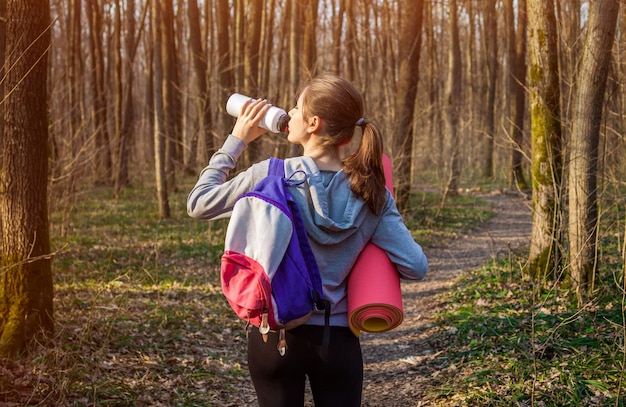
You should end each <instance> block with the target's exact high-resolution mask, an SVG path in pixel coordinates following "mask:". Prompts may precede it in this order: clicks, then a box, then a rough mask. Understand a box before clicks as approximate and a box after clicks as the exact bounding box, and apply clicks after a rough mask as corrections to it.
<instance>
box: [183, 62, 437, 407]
mask: <svg viewBox="0 0 626 407" xmlns="http://www.w3.org/2000/svg"><path fill="white" fill-rule="evenodd" d="M269 106H270V105H269V104H267V102H266V101H263V100H256V101H248V102H247V103H246V104H244V106H243V108H242V112H241V114H240V116H239V118H238V119H237V122H236V124H235V126H234V128H233V131H232V133H231V135H230V136H229V137H228V138H227V140H226V141H225V143H224V145H223V147H222V148H221V149H220V150H219V151H217V152H216V153H215V155H213V157H212V158H211V160H210V162H209V165H208V166H207V167H206V168H205V169H204V170H203V171H202V173H201V174H200V178H199V180H198V182H197V184H196V186H195V187H194V188H193V190H192V191H191V193H190V194H189V197H188V201H187V210H188V213H189V215H190V216H192V217H194V218H198V219H211V218H213V217H215V216H217V215H220V214H223V213H225V212H228V211H230V210H231V209H232V207H233V205H234V203H235V201H236V199H237V197H238V196H240V195H241V194H243V193H244V192H247V191H250V190H251V189H252V188H253V187H254V186H255V185H256V183H257V182H259V181H260V180H261V179H263V178H264V177H265V176H266V175H267V171H268V162H269V160H266V161H262V162H260V163H257V164H255V165H253V166H252V167H250V168H249V169H248V170H247V171H244V172H242V173H240V174H239V175H237V176H236V177H234V178H232V179H231V180H229V181H227V180H226V179H227V177H228V174H229V172H230V171H231V170H232V169H233V168H234V167H235V163H236V161H237V159H238V157H239V156H240V155H241V153H242V152H243V151H244V149H245V148H246V146H247V145H248V144H249V143H250V142H252V141H253V140H255V139H257V138H258V137H260V136H261V135H263V133H265V130H263V129H261V128H259V127H258V124H259V122H260V121H261V119H262V118H263V116H264V114H265V112H266V111H267V110H268V109H269ZM363 110H364V108H363V99H362V97H361V95H360V94H359V92H358V91H357V90H356V89H355V88H354V86H353V85H352V84H350V83H349V82H348V81H346V80H345V79H343V78H341V77H338V76H336V75H331V74H325V75H322V76H319V77H316V78H314V79H312V80H310V81H308V82H306V83H305V84H304V85H303V86H301V88H300V90H299V92H298V99H297V105H296V106H295V107H294V108H293V109H291V111H289V116H290V121H289V135H288V140H289V141H290V142H291V143H295V144H299V145H301V146H302V147H303V154H302V156H299V157H293V158H288V159H286V160H285V173H286V174H291V173H293V172H294V171H297V170H302V171H304V172H305V173H306V174H307V180H306V182H305V183H304V184H302V185H298V186H293V187H290V190H291V192H292V194H293V195H294V198H295V200H296V202H297V204H298V206H299V208H300V211H301V213H302V217H303V220H304V223H305V225H306V229H307V233H308V235H309V240H310V242H311V247H312V249H313V252H314V254H315V258H316V260H317V263H318V266H319V269H320V273H321V275H322V280H323V285H324V297H325V298H326V299H328V300H330V302H331V304H332V307H331V319H330V325H331V327H330V329H331V337H330V344H329V347H328V349H325V350H324V351H323V350H322V346H321V344H322V333H323V330H324V313H323V311H322V312H320V313H317V314H314V315H313V316H312V317H311V319H309V320H308V322H307V323H306V325H301V326H299V327H297V328H294V329H292V330H289V331H287V343H288V344H289V350H288V352H287V353H286V354H285V356H280V355H279V353H278V352H276V343H277V341H278V338H277V334H275V333H271V335H270V339H269V340H268V343H264V342H263V340H262V338H261V334H260V333H259V332H258V329H256V328H253V329H252V330H251V332H250V335H249V338H248V367H249V370H250V375H251V377H252V381H253V383H254V386H255V390H256V393H257V397H258V401H259V405H260V406H261V407H265V406H289V407H293V406H302V405H303V404H304V391H305V380H306V377H308V378H309V383H310V386H311V391H312V393H313V398H314V401H315V405H316V406H318V407H319V406H329V407H331V406H332V407H335V406H342V407H346V406H360V404H361V392H362V384H363V359H362V355H361V347H360V344H359V339H358V338H357V337H356V336H355V335H354V334H353V333H352V331H351V330H350V328H349V327H348V315H347V308H348V305H347V295H346V284H347V277H348V274H349V273H350V270H351V268H352V266H353V265H354V263H355V261H356V258H357V256H358V254H359V253H360V252H361V250H362V249H363V248H364V247H365V245H366V243H367V242H369V241H371V242H372V243H374V244H375V245H377V246H379V247H380V248H382V249H383V250H385V251H386V252H387V254H388V255H389V258H390V259H391V261H392V262H393V263H394V264H395V266H396V268H397V270H398V272H399V273H400V274H401V276H402V277H403V278H405V279H421V278H422V277H423V276H424V274H425V273H426V271H427V269H428V264H427V261H426V257H425V256H424V253H423V251H422V249H421V247H420V246H419V245H418V244H417V243H415V241H414V240H413V238H412V236H411V234H410V233H409V231H408V230H407V228H406V226H405V225H404V223H403V221H402V218H401V216H400V214H399V213H398V210H397V209H396V206H395V203H394V200H393V198H392V196H391V193H390V192H389V191H388V190H387V189H386V188H385V179H384V172H383V166H382V159H381V156H382V153H383V140H382V136H381V134H380V132H379V131H378V128H377V127H376V126H375V125H374V124H373V123H371V122H369V121H367V120H366V119H365V118H364V117H363ZM357 127H360V128H361V129H362V138H361V141H360V145H359V147H358V149H357V151H356V152H355V153H354V154H351V155H349V156H348V157H347V158H345V159H342V155H341V152H342V150H343V148H344V147H345V146H346V145H347V144H348V143H349V142H350V141H351V140H352V138H353V136H354V134H355V129H356V128H357Z"/></svg>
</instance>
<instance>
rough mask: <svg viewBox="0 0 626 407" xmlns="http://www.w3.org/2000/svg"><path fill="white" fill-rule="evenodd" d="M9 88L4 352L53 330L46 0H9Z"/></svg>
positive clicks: (1, 263)
mask: <svg viewBox="0 0 626 407" xmlns="http://www.w3.org/2000/svg"><path fill="white" fill-rule="evenodd" d="M7 17H8V18H7V31H6V33H7V36H6V51H7V53H6V56H7V57H6V66H10V67H11V69H10V70H9V71H8V72H7V74H6V78H5V88H6V89H7V96H6V99H5V101H4V105H5V107H6V110H5V112H4V123H5V129H4V137H3V139H2V141H3V151H4V160H3V165H2V169H1V171H0V190H1V191H2V193H1V194H0V219H1V222H0V223H1V224H2V246H1V250H0V254H1V260H0V271H1V272H0V357H9V356H15V355H17V354H19V353H21V352H22V351H24V350H25V348H26V346H27V344H28V342H29V341H30V340H31V339H33V338H35V337H37V336H39V335H40V334H44V335H45V334H51V333H52V332H53V328H54V320H53V303H52V299H53V286H52V266H51V254H50V238H49V220H48V152H49V145H48V115H47V113H48V109H47V106H48V95H47V74H48V67H47V62H48V47H49V45H50V9H49V3H48V2H47V1H41V0H8V1H7Z"/></svg>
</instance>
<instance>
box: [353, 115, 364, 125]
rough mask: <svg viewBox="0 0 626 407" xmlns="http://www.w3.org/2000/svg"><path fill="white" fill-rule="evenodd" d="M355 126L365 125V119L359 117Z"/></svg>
mask: <svg viewBox="0 0 626 407" xmlns="http://www.w3.org/2000/svg"><path fill="white" fill-rule="evenodd" d="M354 124H355V125H356V126H363V125H364V124H365V118H363V117H361V118H360V119H359V120H357V121H356V123H354Z"/></svg>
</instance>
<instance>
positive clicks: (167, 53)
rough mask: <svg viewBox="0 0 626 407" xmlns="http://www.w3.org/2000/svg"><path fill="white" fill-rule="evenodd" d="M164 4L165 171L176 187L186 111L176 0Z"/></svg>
mask: <svg viewBox="0 0 626 407" xmlns="http://www.w3.org/2000/svg"><path fill="white" fill-rule="evenodd" d="M157 3H159V4H160V5H161V18H160V27H161V46H162V49H161V64H162V74H163V85H162V86H163V120H164V129H163V130H164V132H165V133H164V135H165V175H166V177H167V186H168V188H170V189H175V186H176V168H177V166H178V165H179V164H180V162H181V157H182V149H181V140H182V137H181V133H182V125H181V122H182V115H181V109H180V92H179V90H180V89H181V87H180V81H179V75H178V59H177V53H176V41H175V38H176V37H175V35H176V32H175V30H174V5H173V2H172V0H160V1H157Z"/></svg>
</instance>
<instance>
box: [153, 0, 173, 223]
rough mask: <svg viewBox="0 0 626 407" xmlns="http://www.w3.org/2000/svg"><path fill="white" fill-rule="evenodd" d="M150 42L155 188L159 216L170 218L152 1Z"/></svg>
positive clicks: (157, 24) (159, 49) (157, 17)
mask: <svg viewBox="0 0 626 407" xmlns="http://www.w3.org/2000/svg"><path fill="white" fill-rule="evenodd" d="M152 43H153V44H154V51H153V57H154V95H153V98H154V169H155V179H156V190H157V198H158V205H159V218H161V219H169V218H170V206H169V198H168V190H167V173H166V169H165V165H166V164H165V160H166V152H165V135H166V124H165V117H164V115H165V107H164V103H163V100H164V91H163V88H164V80H165V78H164V74H163V60H162V57H163V48H164V47H163V43H162V32H161V5H160V4H159V2H158V1H153V2H152Z"/></svg>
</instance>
